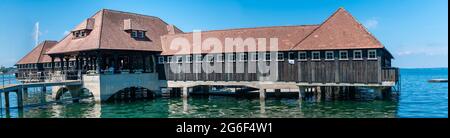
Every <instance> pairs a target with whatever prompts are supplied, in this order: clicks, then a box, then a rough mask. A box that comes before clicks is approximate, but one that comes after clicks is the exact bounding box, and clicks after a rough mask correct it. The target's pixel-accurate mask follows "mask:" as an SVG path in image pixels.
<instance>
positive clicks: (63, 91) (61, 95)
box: [55, 87, 73, 101]
mask: <svg viewBox="0 0 450 138" xmlns="http://www.w3.org/2000/svg"><path fill="white" fill-rule="evenodd" d="M72 98H73V97H72V94H71V93H70V92H69V89H67V88H66V87H63V88H59V90H58V91H57V92H56V97H55V100H57V101H59V100H66V99H72Z"/></svg>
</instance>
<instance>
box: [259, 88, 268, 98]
mask: <svg viewBox="0 0 450 138" xmlns="http://www.w3.org/2000/svg"><path fill="white" fill-rule="evenodd" d="M259 99H260V100H266V89H263V88H260V89H259Z"/></svg>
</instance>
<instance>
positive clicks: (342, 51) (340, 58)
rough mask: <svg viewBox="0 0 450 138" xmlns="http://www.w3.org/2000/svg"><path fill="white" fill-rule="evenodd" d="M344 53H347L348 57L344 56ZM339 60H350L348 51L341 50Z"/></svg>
mask: <svg viewBox="0 0 450 138" xmlns="http://www.w3.org/2000/svg"><path fill="white" fill-rule="evenodd" d="M342 53H345V54H346V58H342ZM339 60H348V51H346V50H341V51H339Z"/></svg>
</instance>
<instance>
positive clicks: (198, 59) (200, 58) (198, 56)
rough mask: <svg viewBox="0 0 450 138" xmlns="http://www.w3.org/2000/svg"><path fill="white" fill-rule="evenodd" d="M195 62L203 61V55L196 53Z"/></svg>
mask: <svg viewBox="0 0 450 138" xmlns="http://www.w3.org/2000/svg"><path fill="white" fill-rule="evenodd" d="M195 62H199V63H200V62H202V55H195Z"/></svg>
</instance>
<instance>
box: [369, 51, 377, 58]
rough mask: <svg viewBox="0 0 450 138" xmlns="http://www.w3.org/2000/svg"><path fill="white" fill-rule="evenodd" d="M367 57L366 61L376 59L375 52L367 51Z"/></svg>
mask: <svg viewBox="0 0 450 138" xmlns="http://www.w3.org/2000/svg"><path fill="white" fill-rule="evenodd" d="M367 55H368V57H367V58H368V59H377V50H369V51H368V54H367Z"/></svg>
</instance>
